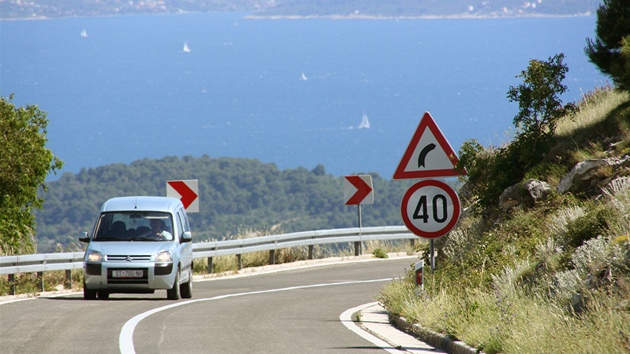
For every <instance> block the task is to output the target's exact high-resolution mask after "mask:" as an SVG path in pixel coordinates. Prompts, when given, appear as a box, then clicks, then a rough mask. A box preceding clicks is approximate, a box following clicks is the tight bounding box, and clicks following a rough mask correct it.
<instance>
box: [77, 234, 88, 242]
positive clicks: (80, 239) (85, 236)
mask: <svg viewBox="0 0 630 354" xmlns="http://www.w3.org/2000/svg"><path fill="white" fill-rule="evenodd" d="M79 241H80V242H83V243H90V238H89V237H88V233H87V232H84V233H83V237H79Z"/></svg>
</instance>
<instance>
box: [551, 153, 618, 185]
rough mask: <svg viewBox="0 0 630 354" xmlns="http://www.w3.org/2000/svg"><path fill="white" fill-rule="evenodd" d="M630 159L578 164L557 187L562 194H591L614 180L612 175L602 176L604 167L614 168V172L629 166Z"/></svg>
mask: <svg viewBox="0 0 630 354" xmlns="http://www.w3.org/2000/svg"><path fill="white" fill-rule="evenodd" d="M628 162H629V157H628V156H624V157H623V158H621V159H620V158H607V159H600V160H586V161H582V162H578V163H577V164H576V165H575V166H574V167H573V169H572V170H571V172H569V174H567V175H566V176H564V177H563V178H562V181H560V183H559V184H558V186H557V187H556V191H557V192H558V193H560V194H564V193H566V192H571V191H580V192H590V191H592V190H593V189H596V187H599V186H603V185H606V184H607V183H609V182H610V180H611V179H612V176H610V174H608V175H606V176H602V175H601V174H599V171H600V169H601V168H602V167H605V166H612V167H613V169H614V170H618V169H619V168H620V167H625V166H626V165H628Z"/></svg>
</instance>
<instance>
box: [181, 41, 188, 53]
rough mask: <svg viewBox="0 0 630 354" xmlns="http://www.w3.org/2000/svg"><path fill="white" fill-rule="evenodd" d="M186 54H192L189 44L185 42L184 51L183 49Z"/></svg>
mask: <svg viewBox="0 0 630 354" xmlns="http://www.w3.org/2000/svg"><path fill="white" fill-rule="evenodd" d="M182 50H183V51H184V53H190V47H188V42H184V49H182Z"/></svg>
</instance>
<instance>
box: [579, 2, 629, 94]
mask: <svg viewBox="0 0 630 354" xmlns="http://www.w3.org/2000/svg"><path fill="white" fill-rule="evenodd" d="M595 33H596V34H597V38H596V39H595V40H592V39H590V38H587V46H586V48H584V51H585V52H586V54H587V55H588V57H589V59H590V61H591V62H592V63H593V64H595V65H597V67H598V68H599V70H600V71H601V72H602V73H603V74H605V75H608V76H609V77H610V78H611V79H612V80H613V82H614V83H615V85H616V86H617V88H618V89H620V90H625V91H629V92H630V74H628V72H629V71H630V55H628V54H627V52H628V49H627V47H628V45H630V0H604V2H603V4H602V5H600V7H599V8H598V9H597V27H596V31H595ZM624 43H625V47H626V49H625V50H623V48H624Z"/></svg>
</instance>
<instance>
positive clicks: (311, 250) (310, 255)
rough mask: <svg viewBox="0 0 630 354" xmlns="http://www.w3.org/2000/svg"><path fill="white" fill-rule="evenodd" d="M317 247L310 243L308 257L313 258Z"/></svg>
mask: <svg viewBox="0 0 630 354" xmlns="http://www.w3.org/2000/svg"><path fill="white" fill-rule="evenodd" d="M314 249H315V246H313V245H310V246H308V259H313V250H314Z"/></svg>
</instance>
